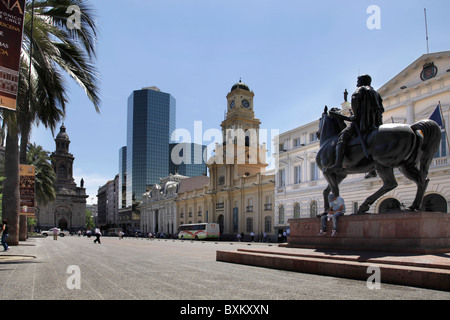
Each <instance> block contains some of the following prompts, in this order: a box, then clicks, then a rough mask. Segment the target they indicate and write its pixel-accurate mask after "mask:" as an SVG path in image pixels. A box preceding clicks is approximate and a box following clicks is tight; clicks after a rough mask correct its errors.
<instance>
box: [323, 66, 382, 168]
mask: <svg viewBox="0 0 450 320" xmlns="http://www.w3.org/2000/svg"><path fill="white" fill-rule="evenodd" d="M371 83H372V78H371V77H370V76H369V75H367V74H366V75H362V76H359V77H358V82H357V84H356V86H357V89H356V91H355V93H353V95H352V100H351V106H352V111H353V115H352V116H351V117H350V120H351V121H352V122H351V124H350V126H347V127H346V128H345V129H344V130H342V132H341V133H340V134H339V138H338V143H337V145H336V162H335V164H334V165H333V166H331V167H329V168H328V170H330V171H338V170H341V169H342V163H343V161H344V151H345V146H346V145H347V142H348V141H349V140H350V138H351V137H352V136H354V135H356V134H358V135H359V134H361V136H360V139H363V135H364V134H365V133H368V132H370V131H372V130H374V129H376V128H378V127H379V126H381V125H382V124H383V121H382V114H383V112H384V108H383V100H382V99H381V96H380V94H379V93H378V92H377V91H375V89H373V88H372V87H371ZM358 131H359V133H358ZM361 143H364V141H361Z"/></svg>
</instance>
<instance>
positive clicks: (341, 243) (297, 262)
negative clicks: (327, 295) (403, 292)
mask: <svg viewBox="0 0 450 320" xmlns="http://www.w3.org/2000/svg"><path fill="white" fill-rule="evenodd" d="M289 223H290V226H291V228H290V236H289V237H288V243H285V244H280V245H279V246H278V247H260V248H256V247H255V248H253V247H252V248H248V249H239V250H237V251H217V253H216V260H217V261H224V262H231V263H240V264H246V265H253V266H260V267H266V268H274V269H281V270H289V271H296V272H304V273H311V274H318V275H327V276H335V277H343V278H350V279H358V280H364V281H367V280H368V279H369V277H370V276H371V275H372V273H374V272H379V278H380V281H381V282H382V283H392V284H399V285H408V286H414V287H422V288H428V289H436V290H446V291H449V290H450V215H449V214H445V213H432V212H420V213H395V214H383V215H381V214H380V215H361V216H360V215H349V216H342V217H340V218H339V222H338V233H337V235H336V236H331V221H330V222H327V224H328V225H327V229H328V231H329V232H328V233H327V234H325V235H320V236H319V235H318V233H319V230H320V219H317V218H311V219H292V220H289Z"/></svg>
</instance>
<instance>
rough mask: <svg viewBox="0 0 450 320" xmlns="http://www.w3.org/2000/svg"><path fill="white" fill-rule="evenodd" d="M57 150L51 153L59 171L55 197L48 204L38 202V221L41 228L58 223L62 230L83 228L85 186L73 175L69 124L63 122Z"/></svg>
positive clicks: (55, 167) (50, 226)
mask: <svg viewBox="0 0 450 320" xmlns="http://www.w3.org/2000/svg"><path fill="white" fill-rule="evenodd" d="M55 144H56V150H55V152H53V153H52V154H51V156H50V159H51V162H52V166H53V169H54V170H55V174H56V181H55V193H56V199H55V201H53V202H50V203H48V204H47V205H38V210H37V213H36V216H37V220H38V221H37V225H38V227H39V228H40V229H41V230H45V229H49V228H53V227H55V226H56V227H58V228H60V229H62V230H72V231H75V230H80V229H84V228H85V227H86V199H87V198H88V195H86V189H85V188H84V182H83V180H82V181H81V182H80V187H78V186H77V184H76V183H75V181H74V178H73V162H74V160H75V158H74V156H73V155H72V154H71V153H70V152H69V144H70V139H69V136H68V134H67V133H66V127H65V126H64V125H62V126H61V128H60V131H59V133H58V135H57V136H56V139H55Z"/></svg>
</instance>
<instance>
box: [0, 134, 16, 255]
mask: <svg viewBox="0 0 450 320" xmlns="http://www.w3.org/2000/svg"><path fill="white" fill-rule="evenodd" d="M13 131H14V130H11V129H10V128H9V129H8V134H7V135H6V147H5V177H6V179H5V180H4V182H3V207H2V212H3V219H6V220H8V226H9V237H8V244H9V245H12V246H17V245H18V244H19V206H20V192H19V137H18V134H17V132H13Z"/></svg>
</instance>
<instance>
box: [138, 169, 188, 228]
mask: <svg viewBox="0 0 450 320" xmlns="http://www.w3.org/2000/svg"><path fill="white" fill-rule="evenodd" d="M187 178H188V177H186V176H182V175H180V174H174V175H172V174H170V175H169V176H168V177H165V178H162V179H160V183H159V184H155V185H153V186H152V187H151V189H150V190H149V191H147V192H145V193H144V194H143V195H142V203H141V204H140V205H139V207H140V211H141V217H140V218H141V219H140V230H141V231H142V232H145V233H149V232H151V233H164V234H166V235H168V234H174V233H176V232H177V230H178V227H179V223H178V221H177V214H176V212H177V211H176V209H177V208H176V203H175V200H176V199H177V193H178V191H179V185H180V182H181V181H182V180H184V179H187Z"/></svg>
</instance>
